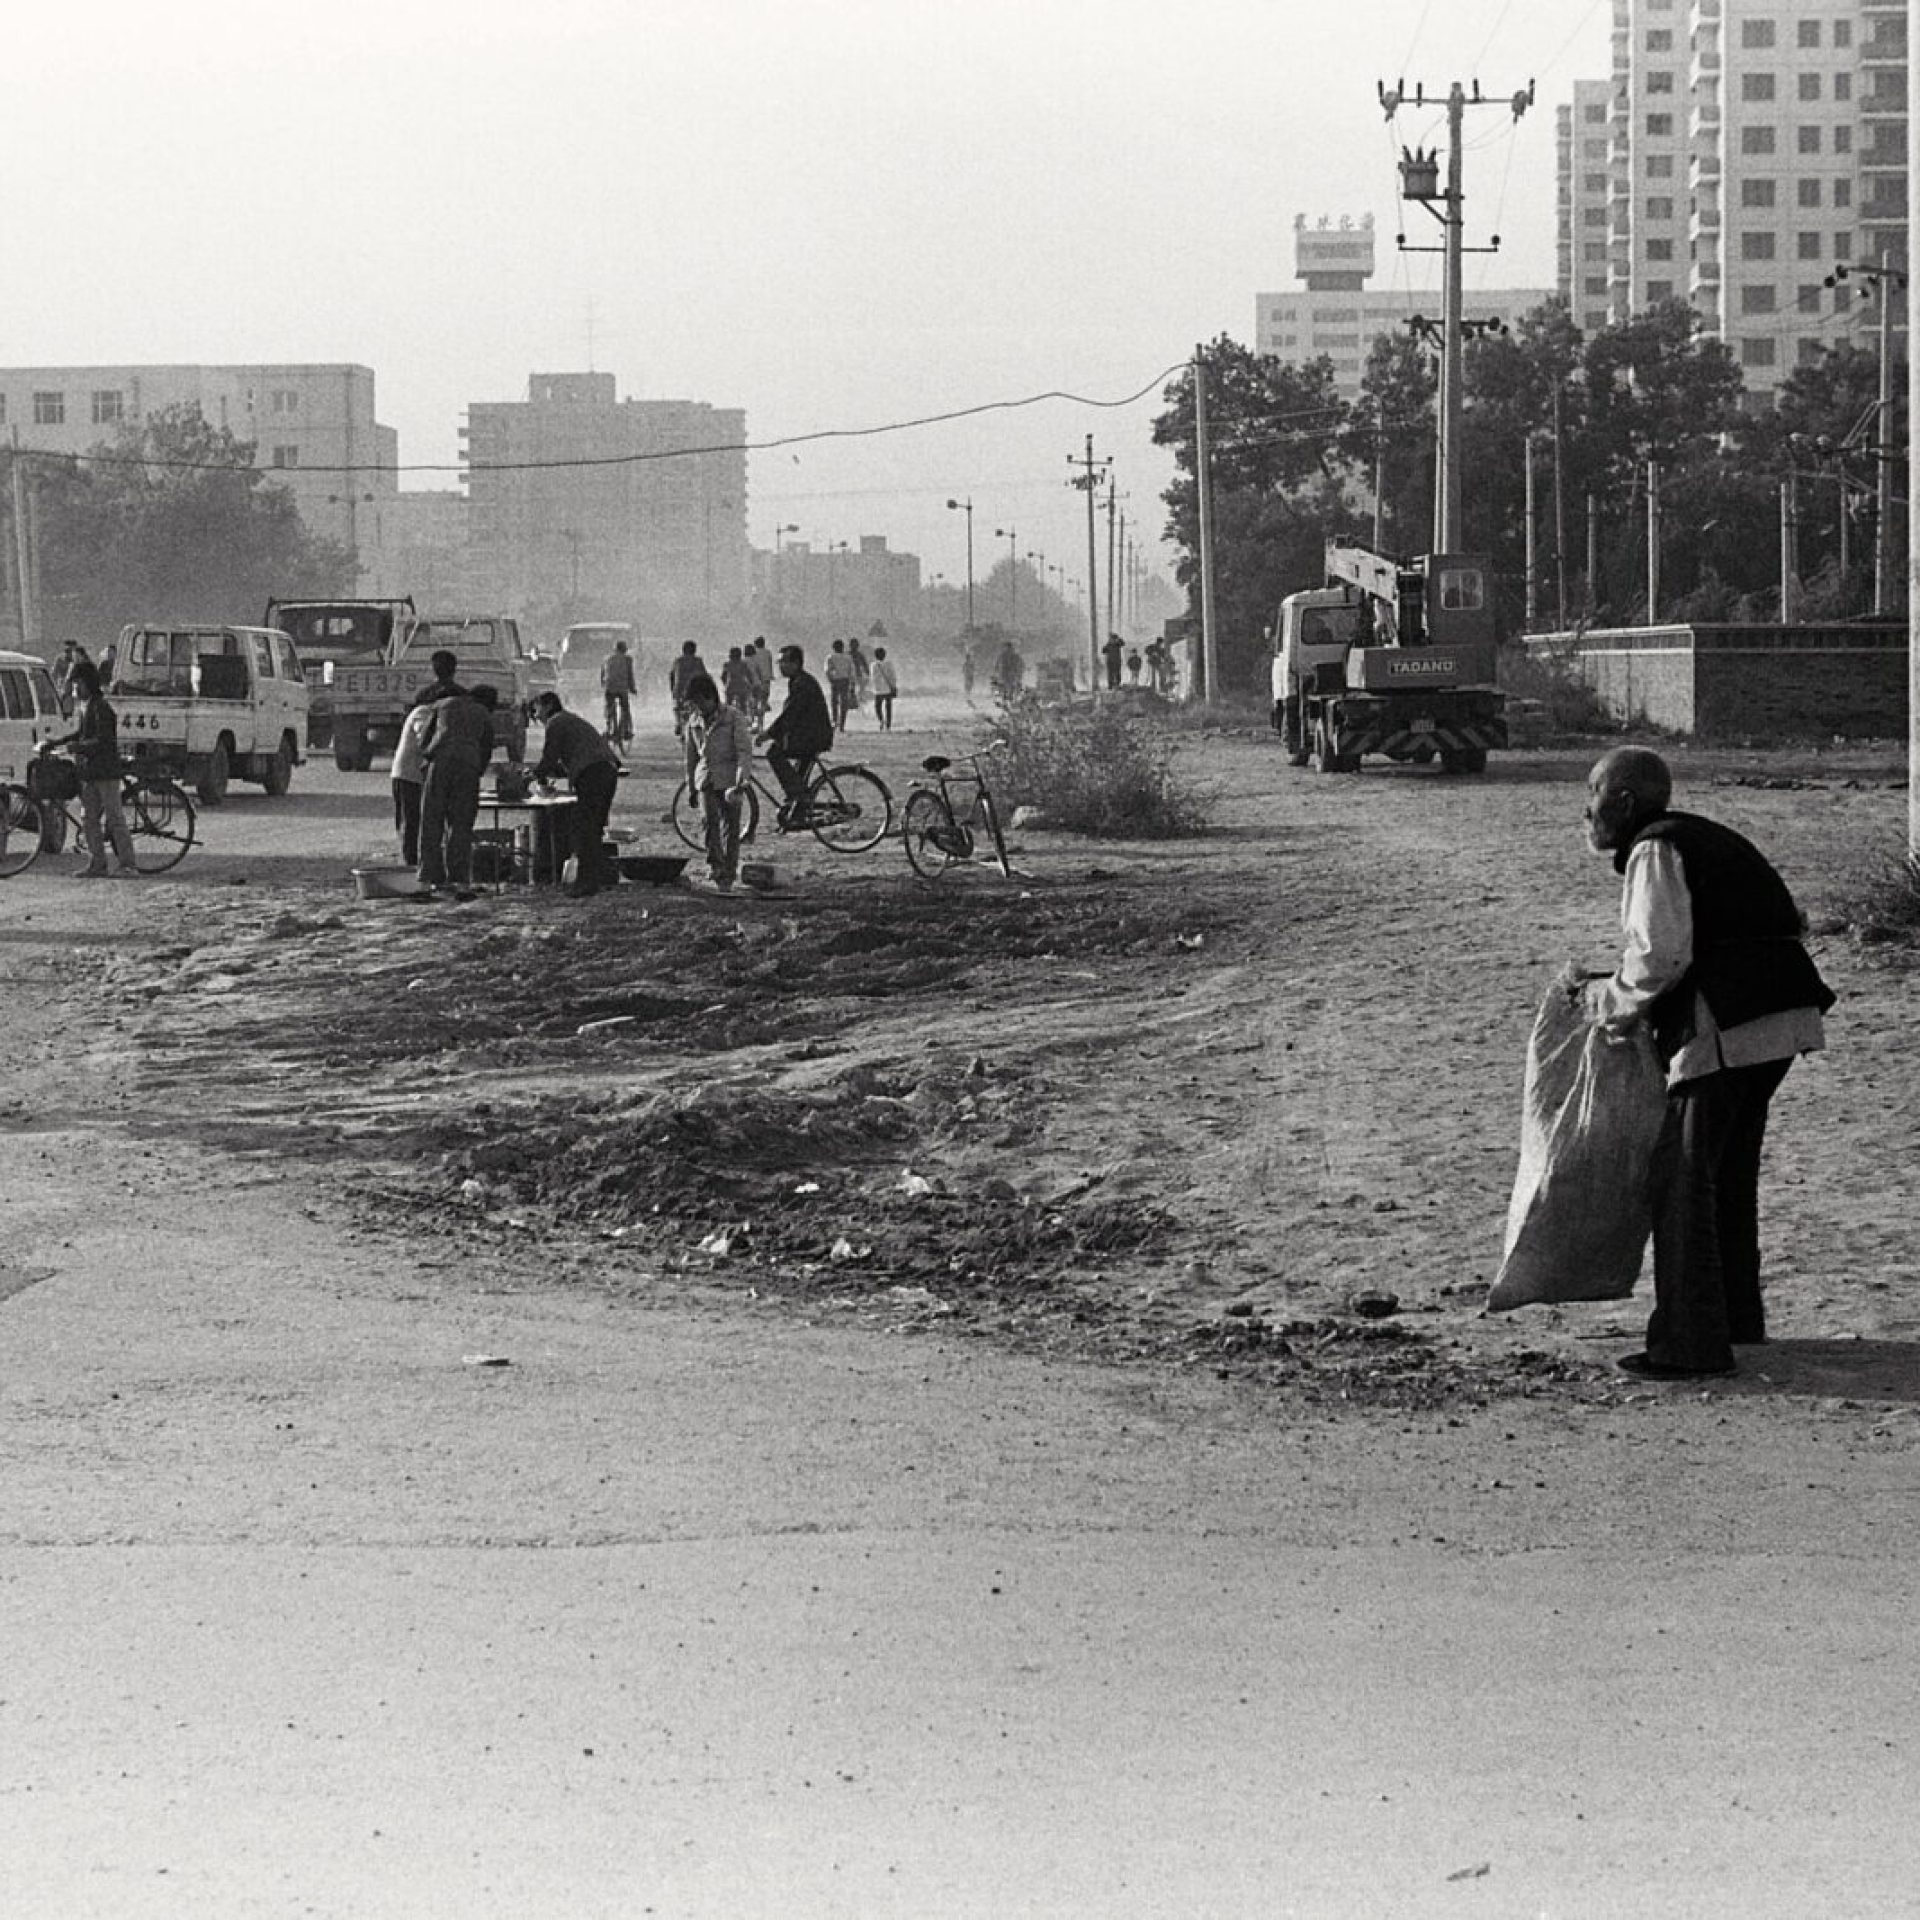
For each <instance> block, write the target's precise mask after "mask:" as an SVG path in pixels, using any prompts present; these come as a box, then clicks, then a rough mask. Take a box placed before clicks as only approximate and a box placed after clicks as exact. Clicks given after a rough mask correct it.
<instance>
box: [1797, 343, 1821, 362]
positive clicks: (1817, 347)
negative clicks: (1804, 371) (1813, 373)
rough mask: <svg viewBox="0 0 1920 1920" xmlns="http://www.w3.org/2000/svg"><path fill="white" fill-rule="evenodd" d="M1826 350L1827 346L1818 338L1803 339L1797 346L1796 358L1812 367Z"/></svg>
mask: <svg viewBox="0 0 1920 1920" xmlns="http://www.w3.org/2000/svg"><path fill="white" fill-rule="evenodd" d="M1825 352H1826V348H1825V347H1823V346H1822V345H1821V344H1820V342H1819V341H1818V340H1802V341H1800V342H1799V343H1798V344H1797V345H1796V347H1795V350H1794V358H1795V359H1796V360H1798V361H1799V363H1800V364H1801V365H1802V366H1803V367H1811V366H1813V365H1815V364H1816V363H1817V362H1818V361H1819V358H1820V356H1821V355H1822V354H1823V353H1825Z"/></svg>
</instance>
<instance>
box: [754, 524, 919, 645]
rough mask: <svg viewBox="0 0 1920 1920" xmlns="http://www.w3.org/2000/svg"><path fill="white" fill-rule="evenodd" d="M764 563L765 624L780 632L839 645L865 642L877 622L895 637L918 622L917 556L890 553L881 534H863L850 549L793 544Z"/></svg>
mask: <svg viewBox="0 0 1920 1920" xmlns="http://www.w3.org/2000/svg"><path fill="white" fill-rule="evenodd" d="M765 559H766V604H767V618H768V619H769V620H770V621H774V622H776V623H778V624H779V625H781V626H782V627H785V628H788V629H793V628H798V627H805V628H810V629H812V630H813V631H815V632H822V631H824V632H825V633H826V634H827V635H828V637H829V638H832V639H841V638H844V637H845V636H847V635H849V634H859V635H862V636H864V635H865V634H867V633H868V632H869V631H870V630H871V628H872V626H873V624H874V622H875V621H876V620H877V621H879V622H880V623H881V624H882V625H883V626H885V627H886V628H887V630H888V631H889V632H890V633H893V634H896V635H897V634H899V633H901V632H902V631H903V630H905V629H907V628H909V627H911V626H912V625H913V624H914V623H915V622H916V621H917V620H918V619H919V618H920V615H921V612H922V609H921V605H920V560H919V556H918V555H917V554H911V553H896V552H894V550H893V549H892V548H891V547H889V546H888V545H887V541H886V536H885V535H884V534H878V533H864V534H862V535H861V536H860V541H859V544H858V545H857V546H851V547H850V546H849V545H848V544H847V543H846V541H844V540H836V541H833V542H832V543H830V544H829V545H828V546H825V547H818V548H816V547H814V546H812V545H811V544H809V543H808V542H807V541H804V540H795V541H792V542H791V543H789V544H788V545H786V546H783V547H781V548H780V549H779V551H778V552H777V553H773V554H769V555H767V556H765Z"/></svg>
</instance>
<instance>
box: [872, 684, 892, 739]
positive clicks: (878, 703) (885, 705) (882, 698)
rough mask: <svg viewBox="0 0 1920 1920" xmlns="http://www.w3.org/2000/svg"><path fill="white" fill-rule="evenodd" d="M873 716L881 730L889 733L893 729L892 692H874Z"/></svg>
mask: <svg viewBox="0 0 1920 1920" xmlns="http://www.w3.org/2000/svg"><path fill="white" fill-rule="evenodd" d="M873 717H874V718H875V719H876V720H877V721H879V723H880V727H881V730H882V731H883V732H885V733H891V732H892V731H893V695H892V694H890V693H876V694H875V695H874V696H873Z"/></svg>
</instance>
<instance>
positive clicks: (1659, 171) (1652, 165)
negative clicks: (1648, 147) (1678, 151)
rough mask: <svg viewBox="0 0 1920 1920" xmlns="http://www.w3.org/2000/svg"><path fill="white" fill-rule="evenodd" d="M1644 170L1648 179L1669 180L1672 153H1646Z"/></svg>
mask: <svg viewBox="0 0 1920 1920" xmlns="http://www.w3.org/2000/svg"><path fill="white" fill-rule="evenodd" d="M1646 172H1647V178H1648V179H1649V180H1671V179H1672V178H1673V155H1672V154H1670V153H1650V154H1648V155H1647V168H1646Z"/></svg>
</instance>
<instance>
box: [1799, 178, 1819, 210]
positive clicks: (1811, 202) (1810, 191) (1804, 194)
mask: <svg viewBox="0 0 1920 1920" xmlns="http://www.w3.org/2000/svg"><path fill="white" fill-rule="evenodd" d="M1794 197H1795V199H1796V201H1797V202H1798V204H1799V205H1801V206H1803V207H1817V206H1818V205H1819V204H1820V182H1819V181H1818V180H1799V181H1796V182H1795V183H1794Z"/></svg>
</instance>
